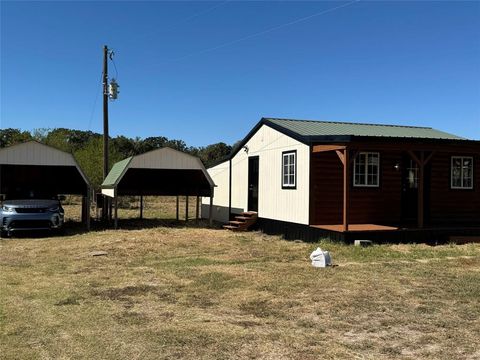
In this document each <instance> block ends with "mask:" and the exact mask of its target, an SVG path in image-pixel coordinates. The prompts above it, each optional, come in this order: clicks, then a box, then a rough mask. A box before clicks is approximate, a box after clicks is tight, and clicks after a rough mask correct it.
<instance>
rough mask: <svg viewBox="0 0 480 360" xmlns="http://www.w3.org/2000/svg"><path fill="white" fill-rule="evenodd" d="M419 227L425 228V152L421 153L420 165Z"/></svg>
mask: <svg viewBox="0 0 480 360" xmlns="http://www.w3.org/2000/svg"><path fill="white" fill-rule="evenodd" d="M418 165H419V166H418V227H419V228H423V213H424V210H423V208H424V206H423V200H424V199H423V197H424V196H423V194H424V184H425V181H424V180H425V179H424V174H425V171H424V169H425V152H424V151H422V152H420V163H419V164H418Z"/></svg>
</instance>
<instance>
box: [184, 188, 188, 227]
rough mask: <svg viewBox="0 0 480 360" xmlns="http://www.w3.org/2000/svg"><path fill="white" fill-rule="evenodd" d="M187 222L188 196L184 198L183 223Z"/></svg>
mask: <svg viewBox="0 0 480 360" xmlns="http://www.w3.org/2000/svg"><path fill="white" fill-rule="evenodd" d="M187 221H188V195H187V196H186V197H185V222H187Z"/></svg>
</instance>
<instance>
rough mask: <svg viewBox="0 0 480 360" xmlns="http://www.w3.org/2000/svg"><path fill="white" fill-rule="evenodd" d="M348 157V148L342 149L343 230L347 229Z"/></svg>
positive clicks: (348, 197) (348, 200)
mask: <svg viewBox="0 0 480 360" xmlns="http://www.w3.org/2000/svg"><path fill="white" fill-rule="evenodd" d="M349 180H350V159H349V156H348V148H345V150H343V231H348V220H349V219H348V215H349V210H350V209H349V208H350V194H349V193H350V181H349Z"/></svg>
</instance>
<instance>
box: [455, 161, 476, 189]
mask: <svg viewBox="0 0 480 360" xmlns="http://www.w3.org/2000/svg"><path fill="white" fill-rule="evenodd" d="M455 159H460V163H461V164H463V160H464V159H470V160H471V164H472V178H471V179H472V182H471V185H470V186H464V185H463V181H464V180H465V179H464V177H463V165H462V166H461V167H460V181H461V185H460V186H454V185H453V161H454V160H455ZM473 169H474V166H473V156H452V157H451V159H450V188H451V189H455V190H462V189H463V190H471V189H473V180H474V174H473Z"/></svg>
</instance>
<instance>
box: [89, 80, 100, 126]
mask: <svg viewBox="0 0 480 360" xmlns="http://www.w3.org/2000/svg"><path fill="white" fill-rule="evenodd" d="M102 77H103V72H102V73H101V74H100V85H101V84H102ZM101 88H102V87H101V86H99V87H98V88H97V94H96V95H95V101H94V102H93V106H92V111H91V112H90V119H89V120H88V130H89V131H90V130H91V127H92V120H93V115H95V109H96V106H97V101H98V96H99V95H100V89H101Z"/></svg>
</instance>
